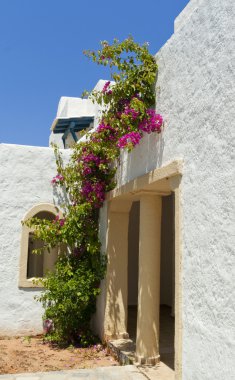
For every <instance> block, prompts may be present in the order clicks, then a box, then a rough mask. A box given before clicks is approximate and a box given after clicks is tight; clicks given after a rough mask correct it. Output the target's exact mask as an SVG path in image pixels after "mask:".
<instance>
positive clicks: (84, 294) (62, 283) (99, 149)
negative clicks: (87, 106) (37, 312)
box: [26, 37, 163, 344]
mask: <svg viewBox="0 0 235 380" xmlns="http://www.w3.org/2000/svg"><path fill="white" fill-rule="evenodd" d="M84 53H85V55H86V56H88V57H89V58H90V59H92V60H93V61H94V62H96V63H97V64H98V65H104V66H109V68H110V69H111V80H112V81H107V82H106V83H105V85H104V87H103V89H102V90H101V91H93V92H91V94H89V97H90V98H91V99H92V100H93V101H94V102H96V103H98V104H99V105H100V107H101V108H102V115H101V118H100V121H99V125H98V127H97V128H96V130H93V131H91V132H88V133H86V135H85V138H83V140H82V141H81V142H79V143H77V144H75V145H74V147H73V151H72V155H71V158H70V161H69V163H68V164H67V165H64V163H63V160H62V156H61V153H60V151H59V149H58V148H57V147H54V149H55V155H56V163H57V171H58V172H57V175H56V176H55V177H54V178H53V179H52V185H53V186H60V187H62V188H63V189H64V190H65V191H66V194H67V199H68V201H67V202H66V203H65V204H64V205H63V217H59V215H58V216H57V217H56V218H55V220H53V221H49V220H41V219H37V218H33V219H30V220H28V221H27V222H26V223H27V225H28V226H30V227H33V228H34V230H35V233H34V235H35V238H39V239H42V240H43V241H44V244H45V246H44V249H45V248H47V249H48V250H49V251H50V250H51V249H52V248H54V247H56V246H59V247H60V254H59V257H58V260H57V263H56V266H55V270H54V272H49V273H48V274H47V276H46V277H45V278H43V279H41V280H39V281H40V282H41V283H42V285H43V287H44V291H43V292H42V294H41V296H40V297H39V298H38V299H39V301H41V302H42V304H43V306H44V309H45V314H44V319H45V320H46V321H47V323H46V326H47V327H46V328H47V334H48V336H49V337H50V338H51V339H54V340H56V341H58V342H67V343H71V342H80V343H81V344H86V343H87V342H88V341H87V338H86V337H87V331H88V329H89V322H90V319H91V316H92V314H93V313H94V311H95V303H96V297H97V295H98V294H99V292H100V288H99V284H100V281H101V279H102V278H103V277H104V275H105V266H106V265H105V264H106V263H105V254H104V253H102V252H101V243H100V241H99V228H98V219H99V209H100V208H101V207H102V205H103V203H104V200H105V193H106V192H108V191H110V190H112V189H113V188H114V187H115V172H116V167H115V163H117V160H118V158H119V155H120V150H123V149H126V150H128V151H131V150H132V149H133V148H134V147H135V146H136V145H138V144H139V143H140V141H141V139H142V138H143V136H144V135H145V134H149V133H152V132H156V133H160V132H161V128H162V125H163V119H162V116H161V115H160V114H157V113H156V112H155V110H154V109H153V108H152V107H153V106H154V103H155V96H154V84H155V80H156V73H157V64H156V62H155V59H154V57H153V56H152V55H151V54H150V53H149V52H148V46H147V44H144V45H139V44H137V43H136V42H134V41H133V39H132V38H130V37H129V38H127V39H125V40H124V41H122V42H119V41H118V40H116V39H115V40H114V42H113V43H112V44H109V43H108V42H107V41H103V42H101V48H100V50H98V51H97V52H94V51H85V52H84Z"/></svg>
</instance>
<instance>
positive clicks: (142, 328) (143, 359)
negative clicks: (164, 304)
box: [136, 193, 162, 365]
mask: <svg viewBox="0 0 235 380" xmlns="http://www.w3.org/2000/svg"><path fill="white" fill-rule="evenodd" d="M161 203H162V202H161V196H159V195H156V194H154V193H143V194H142V195H141V196H140V241H139V285H138V316H137V339H136V360H137V361H138V362H140V363H142V364H144V363H146V364H152V365H154V364H156V363H157V362H159V360H160V355H159V313H160V253H161Z"/></svg>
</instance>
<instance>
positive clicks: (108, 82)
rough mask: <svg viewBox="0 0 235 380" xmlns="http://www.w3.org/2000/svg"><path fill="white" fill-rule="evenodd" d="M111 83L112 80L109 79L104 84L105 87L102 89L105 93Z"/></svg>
mask: <svg viewBox="0 0 235 380" xmlns="http://www.w3.org/2000/svg"><path fill="white" fill-rule="evenodd" d="M110 83H111V82H110V80H108V81H107V82H106V83H105V85H104V87H103V89H102V92H103V94H105V93H107V90H108V87H109V85H110ZM109 91H111V90H109ZM111 93H112V92H111Z"/></svg>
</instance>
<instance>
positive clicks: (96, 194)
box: [81, 180, 105, 208]
mask: <svg viewBox="0 0 235 380" xmlns="http://www.w3.org/2000/svg"><path fill="white" fill-rule="evenodd" d="M81 193H82V196H83V197H84V198H85V199H86V201H88V202H89V203H93V204H94V206H95V207H96V208H97V207H101V206H102V204H103V202H104V199H105V183H103V182H94V183H92V182H91V181H87V180H85V181H84V183H83V185H82V190H81Z"/></svg>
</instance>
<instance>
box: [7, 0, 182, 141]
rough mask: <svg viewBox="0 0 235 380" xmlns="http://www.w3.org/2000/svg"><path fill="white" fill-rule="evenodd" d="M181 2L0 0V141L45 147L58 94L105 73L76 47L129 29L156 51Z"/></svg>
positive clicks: (93, 45)
mask: <svg viewBox="0 0 235 380" xmlns="http://www.w3.org/2000/svg"><path fill="white" fill-rule="evenodd" d="M188 2H189V0H145V1H127V0H118V1H114V2H112V1H108V0H100V1H96V0H93V1H92V0H90V1H87V0H86V1H84V0H83V1H80V0H0V143H9V144H23V145H39V146H48V138H49V134H50V126H51V123H52V121H53V119H54V117H55V115H56V111H57V105H58V101H59V99H60V97H61V96H78V97H79V96H81V93H82V92H83V90H84V89H87V90H91V89H92V88H93V87H94V85H95V84H96V82H97V81H98V80H99V79H106V78H108V71H106V70H107V69H106V70H105V69H104V68H102V67H100V66H96V65H95V64H94V63H92V62H91V61H89V60H88V58H86V57H85V56H84V55H83V53H82V52H83V50H86V49H91V50H96V49H98V48H99V42H100V41H101V40H108V41H109V42H111V41H112V40H113V38H118V39H119V40H122V39H124V38H126V37H128V35H132V36H133V37H134V39H135V41H137V42H140V43H143V42H146V41H147V42H149V43H150V52H151V53H152V54H155V53H156V52H157V51H158V50H159V49H160V48H161V46H162V45H164V43H165V42H166V41H167V39H169V37H170V36H171V34H172V33H173V27H174V19H175V18H176V16H177V15H178V14H179V13H180V12H181V10H182V9H183V8H184V7H185V6H186V5H187V3H188Z"/></svg>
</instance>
